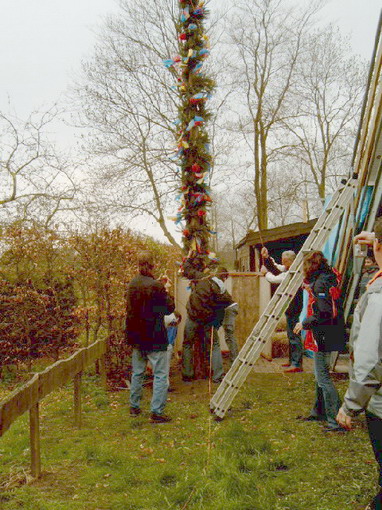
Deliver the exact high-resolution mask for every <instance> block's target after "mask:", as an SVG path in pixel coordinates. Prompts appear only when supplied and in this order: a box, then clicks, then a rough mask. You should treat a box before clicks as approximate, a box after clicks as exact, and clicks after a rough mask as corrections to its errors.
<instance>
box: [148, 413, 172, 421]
mask: <svg viewBox="0 0 382 510" xmlns="http://www.w3.org/2000/svg"><path fill="white" fill-rule="evenodd" d="M171 420H172V418H170V416H167V415H166V414H157V413H151V416H150V422H151V423H167V422H169V421H171Z"/></svg>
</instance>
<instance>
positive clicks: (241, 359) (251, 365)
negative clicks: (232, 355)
mask: <svg viewBox="0 0 382 510" xmlns="http://www.w3.org/2000/svg"><path fill="white" fill-rule="evenodd" d="M239 361H241V362H242V363H243V364H244V365H249V366H250V367H254V366H255V365H256V363H250V362H249V361H247V360H246V359H243V358H239Z"/></svg>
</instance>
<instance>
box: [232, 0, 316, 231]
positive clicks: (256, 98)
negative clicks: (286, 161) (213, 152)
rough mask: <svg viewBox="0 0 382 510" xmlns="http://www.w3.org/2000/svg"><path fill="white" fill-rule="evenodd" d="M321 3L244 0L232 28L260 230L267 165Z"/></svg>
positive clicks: (241, 124)
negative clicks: (302, 5)
mask: <svg viewBox="0 0 382 510" xmlns="http://www.w3.org/2000/svg"><path fill="white" fill-rule="evenodd" d="M321 3H322V2H315V3H313V4H311V5H310V6H309V7H307V8H306V9H305V10H302V11H299V10H297V8H294V7H291V8H285V3H284V4H283V2H282V1H281V0H251V1H248V0H241V1H239V2H238V3H237V10H236V15H235V17H234V21H233V23H231V26H232V29H231V31H230V41H231V46H230V47H231V51H232V54H233V55H234V57H235V61H232V62H231V66H230V67H231V70H232V71H233V73H234V80H235V83H236V84H237V89H238V97H236V100H237V99H239V101H241V106H240V107H239V108H235V109H236V114H237V122H236V123H235V124H233V125H232V127H236V129H238V130H239V131H240V133H241V134H242V136H243V139H244V142H245V144H246V145H247V148H248V150H249V151H250V152H249V153H250V154H251V159H252V162H251V166H252V168H253V171H252V175H253V187H254V193H255V197H256V204H257V207H256V210H257V222H258V228H259V229H261V230H262V229H265V228H267V226H268V186H269V183H268V178H269V166H270V165H271V164H272V161H273V160H274V159H275V158H277V157H279V153H280V150H281V149H282V148H283V146H284V144H283V142H281V144H280V143H278V134H279V131H280V130H281V129H282V128H283V125H284V123H286V122H288V121H289V119H290V118H291V117H293V116H294V115H295V114H296V113H295V111H294V106H295V105H294V104H293V93H294V88H295V86H296V80H297V71H298V66H299V61H300V59H301V58H302V57H303V52H304V43H305V38H306V34H307V32H308V30H309V28H310V26H311V22H312V19H313V16H314V14H315V13H316V12H317V11H318V8H319V5H320V4H321Z"/></svg>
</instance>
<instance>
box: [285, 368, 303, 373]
mask: <svg viewBox="0 0 382 510" xmlns="http://www.w3.org/2000/svg"><path fill="white" fill-rule="evenodd" d="M303 371H304V370H303V369H302V368H301V367H291V368H288V369H287V370H284V374H297V373H298V372H303Z"/></svg>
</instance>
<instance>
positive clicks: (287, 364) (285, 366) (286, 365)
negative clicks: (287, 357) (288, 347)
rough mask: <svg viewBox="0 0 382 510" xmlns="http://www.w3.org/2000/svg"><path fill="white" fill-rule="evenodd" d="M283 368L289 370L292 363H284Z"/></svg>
mask: <svg viewBox="0 0 382 510" xmlns="http://www.w3.org/2000/svg"><path fill="white" fill-rule="evenodd" d="M281 366H282V367H283V368H289V367H290V363H283V364H282V365H281Z"/></svg>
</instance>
